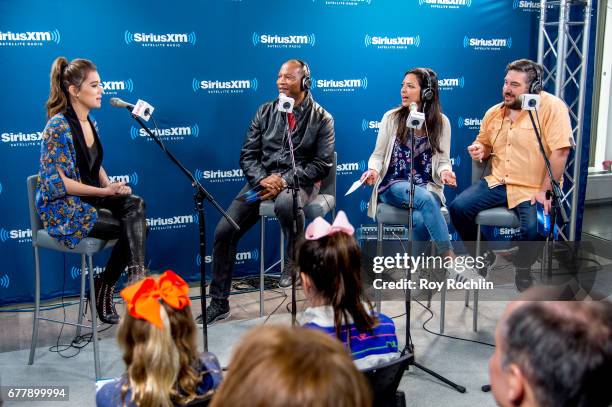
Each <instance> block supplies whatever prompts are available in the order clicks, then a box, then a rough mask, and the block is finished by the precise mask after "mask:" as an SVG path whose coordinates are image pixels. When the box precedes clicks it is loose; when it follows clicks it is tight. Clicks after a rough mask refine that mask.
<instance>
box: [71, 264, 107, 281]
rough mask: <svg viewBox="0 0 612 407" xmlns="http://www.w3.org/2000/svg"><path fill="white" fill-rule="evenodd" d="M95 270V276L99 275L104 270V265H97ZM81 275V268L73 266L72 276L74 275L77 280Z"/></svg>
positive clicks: (73, 277)
mask: <svg viewBox="0 0 612 407" xmlns="http://www.w3.org/2000/svg"><path fill="white" fill-rule="evenodd" d="M93 272H94V276H98V275H100V274H102V273H103V272H104V267H100V266H96V267H94V268H93ZM80 276H81V268H80V267H76V266H72V268H71V269H70V277H72V279H73V280H76V279H77V278H79V277H80Z"/></svg>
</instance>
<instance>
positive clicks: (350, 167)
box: [336, 160, 366, 175]
mask: <svg viewBox="0 0 612 407" xmlns="http://www.w3.org/2000/svg"><path fill="white" fill-rule="evenodd" d="M365 170H366V163H365V161H363V160H361V161H359V162H357V163H343V164H338V165H336V173H337V174H338V175H352V174H353V173H354V172H355V171H359V172H363V171H365Z"/></svg>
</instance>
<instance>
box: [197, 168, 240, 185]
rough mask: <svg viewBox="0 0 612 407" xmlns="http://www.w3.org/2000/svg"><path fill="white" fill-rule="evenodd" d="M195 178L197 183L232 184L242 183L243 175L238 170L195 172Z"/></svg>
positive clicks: (198, 170)
mask: <svg viewBox="0 0 612 407" xmlns="http://www.w3.org/2000/svg"><path fill="white" fill-rule="evenodd" d="M195 177H196V179H197V180H198V181H201V180H206V181H208V182H232V181H244V173H243V172H242V170H241V169H240V168H234V169H231V170H200V169H196V170H195Z"/></svg>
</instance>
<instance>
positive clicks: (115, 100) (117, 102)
mask: <svg viewBox="0 0 612 407" xmlns="http://www.w3.org/2000/svg"><path fill="white" fill-rule="evenodd" d="M109 103H110V104H111V106H114V107H124V108H125V107H127V108H128V109H133V108H134V105H133V104H131V103H128V102H126V101H124V100H121V99H119V98H111V99H110V102H109Z"/></svg>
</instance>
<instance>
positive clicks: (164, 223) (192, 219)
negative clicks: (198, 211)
mask: <svg viewBox="0 0 612 407" xmlns="http://www.w3.org/2000/svg"><path fill="white" fill-rule="evenodd" d="M197 221H198V216H197V215H194V214H191V215H178V216H171V217H169V218H147V226H148V227H149V230H151V231H153V230H169V229H183V228H186V227H187V226H188V225H191V224H193V223H197Z"/></svg>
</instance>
